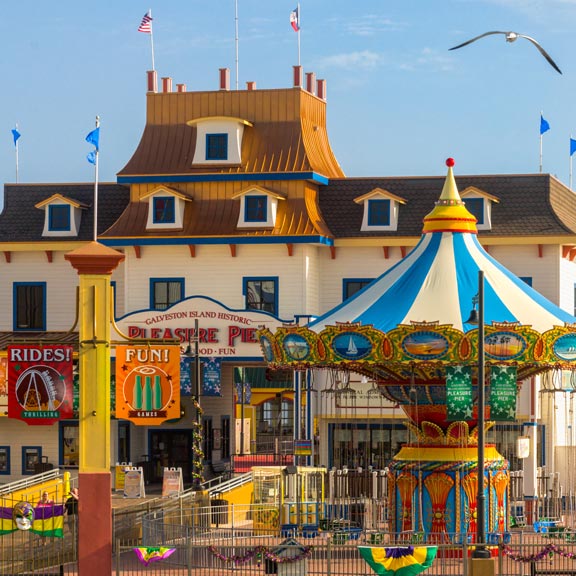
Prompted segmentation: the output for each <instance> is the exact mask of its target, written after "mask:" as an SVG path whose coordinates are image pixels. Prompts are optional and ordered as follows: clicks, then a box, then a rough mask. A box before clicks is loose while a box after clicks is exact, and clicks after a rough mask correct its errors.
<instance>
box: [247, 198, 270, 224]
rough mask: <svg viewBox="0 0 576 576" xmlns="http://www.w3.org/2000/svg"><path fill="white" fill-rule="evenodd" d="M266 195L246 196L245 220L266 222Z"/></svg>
mask: <svg viewBox="0 0 576 576" xmlns="http://www.w3.org/2000/svg"><path fill="white" fill-rule="evenodd" d="M267 201H268V197H267V196H246V200H245V201H244V221H245V222H266V220H267V216H268V202H267Z"/></svg>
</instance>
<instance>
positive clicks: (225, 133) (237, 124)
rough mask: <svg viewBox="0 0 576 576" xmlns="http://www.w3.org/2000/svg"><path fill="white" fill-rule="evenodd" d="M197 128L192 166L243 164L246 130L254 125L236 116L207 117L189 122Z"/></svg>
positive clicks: (189, 124)
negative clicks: (243, 145)
mask: <svg viewBox="0 0 576 576" xmlns="http://www.w3.org/2000/svg"><path fill="white" fill-rule="evenodd" d="M187 124H188V126H192V127H194V128H196V146H195V148H194V157H193V158H192V166H194V167H198V166H212V165H225V166H230V165H233V166H234V165H235V166H239V165H240V164H241V163H242V138H243V137H244V129H245V128H246V127H247V126H248V127H251V126H252V124H251V123H250V122H248V120H244V119H243V118H236V117H234V116H207V117H204V118H196V119H195V120H190V121H189V122H187Z"/></svg>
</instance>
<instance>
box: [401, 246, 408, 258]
mask: <svg viewBox="0 0 576 576" xmlns="http://www.w3.org/2000/svg"><path fill="white" fill-rule="evenodd" d="M406 253H407V248H406V246H400V254H402V258H406Z"/></svg>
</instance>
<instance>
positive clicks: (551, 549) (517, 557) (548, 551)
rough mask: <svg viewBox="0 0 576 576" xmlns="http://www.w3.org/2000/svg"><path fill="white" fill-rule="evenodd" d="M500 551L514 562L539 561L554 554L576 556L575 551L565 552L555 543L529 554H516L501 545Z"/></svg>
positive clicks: (568, 556) (571, 557)
mask: <svg viewBox="0 0 576 576" xmlns="http://www.w3.org/2000/svg"><path fill="white" fill-rule="evenodd" d="M502 552H504V554H506V556H508V558H510V559H511V560H514V561H515V562H540V561H541V560H544V559H546V558H551V557H552V556H554V554H558V556H562V557H563V558H570V559H572V560H574V559H575V558H576V553H575V552H566V550H562V549H561V548H558V546H556V544H548V545H546V546H544V548H542V549H541V550H540V551H539V552H536V553H535V554H530V555H529V556H523V555H522V554H518V553H517V552H514V551H513V550H512V549H511V548H510V546H502Z"/></svg>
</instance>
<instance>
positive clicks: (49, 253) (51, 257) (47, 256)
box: [46, 250, 54, 264]
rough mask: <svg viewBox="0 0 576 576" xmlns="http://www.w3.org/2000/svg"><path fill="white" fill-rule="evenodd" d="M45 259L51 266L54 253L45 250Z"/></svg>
mask: <svg viewBox="0 0 576 576" xmlns="http://www.w3.org/2000/svg"><path fill="white" fill-rule="evenodd" d="M46 259H47V260H48V262H49V263H50V264H52V260H53V259H54V253H53V252H52V250H46Z"/></svg>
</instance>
